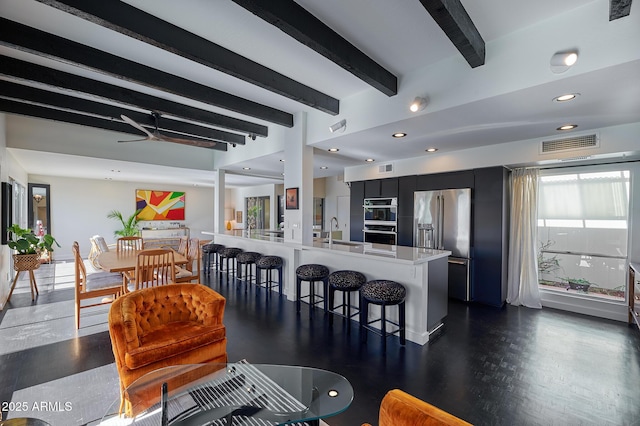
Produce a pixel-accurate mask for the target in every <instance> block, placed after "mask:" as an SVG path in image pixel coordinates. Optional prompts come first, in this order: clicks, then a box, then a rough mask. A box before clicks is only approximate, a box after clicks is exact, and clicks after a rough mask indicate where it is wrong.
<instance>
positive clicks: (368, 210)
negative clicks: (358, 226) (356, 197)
mask: <svg viewBox="0 0 640 426" xmlns="http://www.w3.org/2000/svg"><path fill="white" fill-rule="evenodd" d="M362 207H363V209H364V229H363V230H362V232H363V234H364V241H365V242H367V243H380V244H391V245H395V244H396V238H397V235H398V234H397V231H398V219H397V218H398V199H397V198H395V197H393V198H365V200H364V205H363V206H362Z"/></svg>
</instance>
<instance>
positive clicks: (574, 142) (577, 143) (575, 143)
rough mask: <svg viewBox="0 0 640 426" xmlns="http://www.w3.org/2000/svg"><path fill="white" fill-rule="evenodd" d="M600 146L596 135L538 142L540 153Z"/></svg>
mask: <svg viewBox="0 0 640 426" xmlns="http://www.w3.org/2000/svg"><path fill="white" fill-rule="evenodd" d="M598 147H600V140H599V138H598V135H596V134H593V135H584V136H574V137H571V138H563V139H554V140H550V141H542V142H540V154H548V153H550V152H568V151H574V150H577V149H588V148H598Z"/></svg>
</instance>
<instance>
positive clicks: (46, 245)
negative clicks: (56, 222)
mask: <svg viewBox="0 0 640 426" xmlns="http://www.w3.org/2000/svg"><path fill="white" fill-rule="evenodd" d="M8 231H9V232H10V233H11V241H9V243H8V244H9V247H10V248H12V249H13V250H15V251H17V252H18V253H17V254H19V255H20V254H41V253H42V252H44V251H48V252H52V251H53V245H54V244H55V245H57V246H58V247H60V244H58V242H57V241H56V239H55V238H53V237H52V236H51V235H49V234H46V235H44V236H42V237H38V236H36V234H34V233H33V232H32V231H31V229H28V228H21V227H20V226H19V225H17V224H15V223H14V224H13V225H11V227H9V229H8Z"/></svg>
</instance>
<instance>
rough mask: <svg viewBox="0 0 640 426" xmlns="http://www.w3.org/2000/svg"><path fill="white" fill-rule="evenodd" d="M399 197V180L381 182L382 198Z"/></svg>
mask: <svg viewBox="0 0 640 426" xmlns="http://www.w3.org/2000/svg"><path fill="white" fill-rule="evenodd" d="M397 196H398V178H389V179H382V180H381V181H380V197H382V198H386V197H397Z"/></svg>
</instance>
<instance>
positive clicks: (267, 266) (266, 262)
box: [256, 256, 284, 297]
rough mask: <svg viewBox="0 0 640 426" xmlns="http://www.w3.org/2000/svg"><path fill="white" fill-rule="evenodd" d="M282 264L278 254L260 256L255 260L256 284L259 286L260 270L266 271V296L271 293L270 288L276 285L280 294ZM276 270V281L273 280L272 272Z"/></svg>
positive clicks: (260, 279)
mask: <svg viewBox="0 0 640 426" xmlns="http://www.w3.org/2000/svg"><path fill="white" fill-rule="evenodd" d="M283 264H284V262H283V260H282V258H281V257H280V256H262V257H261V258H260V259H258V260H257V261H256V284H257V285H258V287H260V285H261V282H262V271H266V275H267V277H266V278H267V280H266V281H265V285H266V288H267V297H269V295H270V294H271V289H272V288H273V287H275V286H278V293H280V294H282V265H283ZM274 270H276V271H278V282H277V283H276V282H275V281H273V276H272V272H273V271H274Z"/></svg>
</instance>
